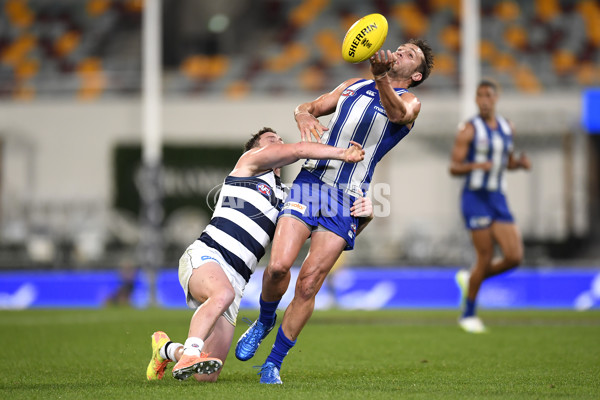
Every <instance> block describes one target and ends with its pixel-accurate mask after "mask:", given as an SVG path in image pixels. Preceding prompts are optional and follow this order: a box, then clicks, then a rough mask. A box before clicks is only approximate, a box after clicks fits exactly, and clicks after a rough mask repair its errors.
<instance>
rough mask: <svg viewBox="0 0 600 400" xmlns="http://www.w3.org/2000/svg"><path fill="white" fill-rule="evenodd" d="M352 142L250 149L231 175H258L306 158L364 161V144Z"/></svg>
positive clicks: (269, 146)
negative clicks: (348, 144)
mask: <svg viewBox="0 0 600 400" xmlns="http://www.w3.org/2000/svg"><path fill="white" fill-rule="evenodd" d="M350 143H352V146H350V147H348V148H346V149H344V148H341V147H334V146H329V145H325V144H321V143H311V142H299V143H289V144H270V145H268V146H265V147H261V148H258V149H253V150H250V151H248V152H246V153H245V154H244V155H242V157H240V160H239V161H238V163H237V164H236V166H235V169H234V170H233V172H232V173H231V175H233V176H253V175H258V174H260V173H262V172H264V171H268V170H271V169H274V168H280V167H283V166H285V165H289V164H292V163H295V162H296V161H298V160H302V159H305V158H312V159H316V160H323V159H332V160H340V161H344V162H348V163H357V162H359V161H362V160H363V159H364V158H365V151H364V150H363V148H362V146H361V145H360V144H359V143H356V142H350Z"/></svg>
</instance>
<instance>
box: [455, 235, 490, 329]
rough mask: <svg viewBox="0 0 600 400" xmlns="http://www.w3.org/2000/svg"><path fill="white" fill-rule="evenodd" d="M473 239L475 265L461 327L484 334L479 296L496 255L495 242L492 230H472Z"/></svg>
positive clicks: (472, 270)
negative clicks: (479, 312) (479, 315)
mask: <svg viewBox="0 0 600 400" xmlns="http://www.w3.org/2000/svg"><path fill="white" fill-rule="evenodd" d="M471 239H472V242H473V246H474V248H475V264H474V265H473V268H472V269H471V272H470V276H469V284H468V290H467V295H466V299H465V303H464V309H463V313H462V316H461V318H460V319H459V325H460V326H461V328H463V329H464V330H465V331H467V332H471V333H482V332H485V327H484V326H483V323H482V322H481V320H480V319H479V318H477V316H476V314H477V294H478V293H479V289H480V287H481V284H482V283H483V281H484V280H485V278H486V275H487V270H488V269H489V268H490V264H491V262H492V258H493V255H494V241H493V237H492V231H491V228H483V229H474V230H471Z"/></svg>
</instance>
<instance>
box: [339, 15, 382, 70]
mask: <svg viewBox="0 0 600 400" xmlns="http://www.w3.org/2000/svg"><path fill="white" fill-rule="evenodd" d="M387 33H388V23H387V19H385V17H384V16H383V15H381V14H369V15H367V16H365V17H362V18H361V19H359V20H358V21H356V22H355V23H354V24H352V26H351V27H350V29H348V32H346V36H344V41H343V42H342V57H343V58H344V60H346V61H348V62H350V63H359V62H361V61H365V60H368V59H369V58H370V57H371V56H372V55H373V54H375V52H377V51H378V50H379V49H380V48H381V46H383V42H385V38H386V37H387Z"/></svg>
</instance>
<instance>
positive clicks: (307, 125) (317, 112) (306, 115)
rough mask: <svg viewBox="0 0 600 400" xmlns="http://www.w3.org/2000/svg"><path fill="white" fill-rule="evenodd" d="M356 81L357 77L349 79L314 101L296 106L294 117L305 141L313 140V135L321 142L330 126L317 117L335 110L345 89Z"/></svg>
mask: <svg viewBox="0 0 600 400" xmlns="http://www.w3.org/2000/svg"><path fill="white" fill-rule="evenodd" d="M356 81H358V79H357V78H353V79H349V80H347V81H345V82H343V83H341V84H340V85H339V86H338V87H336V88H335V89H333V90H332V91H331V92H329V93H325V94H323V95H321V96H319V97H318V98H317V99H315V100H313V101H310V102H308V103H303V104H300V105H299V106H298V107H296V109H295V110H294V118H295V120H296V123H297V124H298V129H299V130H300V135H301V137H302V141H303V142H310V141H312V137H313V136H314V138H315V140H316V141H317V142H318V143H321V136H322V135H323V132H324V131H326V130H328V128H327V127H326V126H324V125H322V124H321V122H319V120H318V119H317V118H319V117H321V116H323V115H329V114H331V113H332V112H334V111H335V108H336V106H337V102H338V100H339V98H340V96H341V95H342V93H343V92H344V90H346V88H347V87H348V86H350V85H352V84H353V83H355V82H356Z"/></svg>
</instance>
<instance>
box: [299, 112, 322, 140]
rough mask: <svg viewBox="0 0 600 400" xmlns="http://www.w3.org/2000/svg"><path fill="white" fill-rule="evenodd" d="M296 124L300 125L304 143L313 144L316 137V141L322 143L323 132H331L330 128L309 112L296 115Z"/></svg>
mask: <svg viewBox="0 0 600 400" xmlns="http://www.w3.org/2000/svg"><path fill="white" fill-rule="evenodd" d="M296 124H298V129H299V130H300V135H301V137H302V141H303V142H312V137H313V136H314V138H315V141H316V142H317V143H321V136H322V135H323V132H324V131H326V130H329V128H327V127H326V126H323V125H321V123H320V122H319V120H318V119H316V118H315V117H314V116H313V115H312V114H310V113H308V112H300V113H298V114H296Z"/></svg>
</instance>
